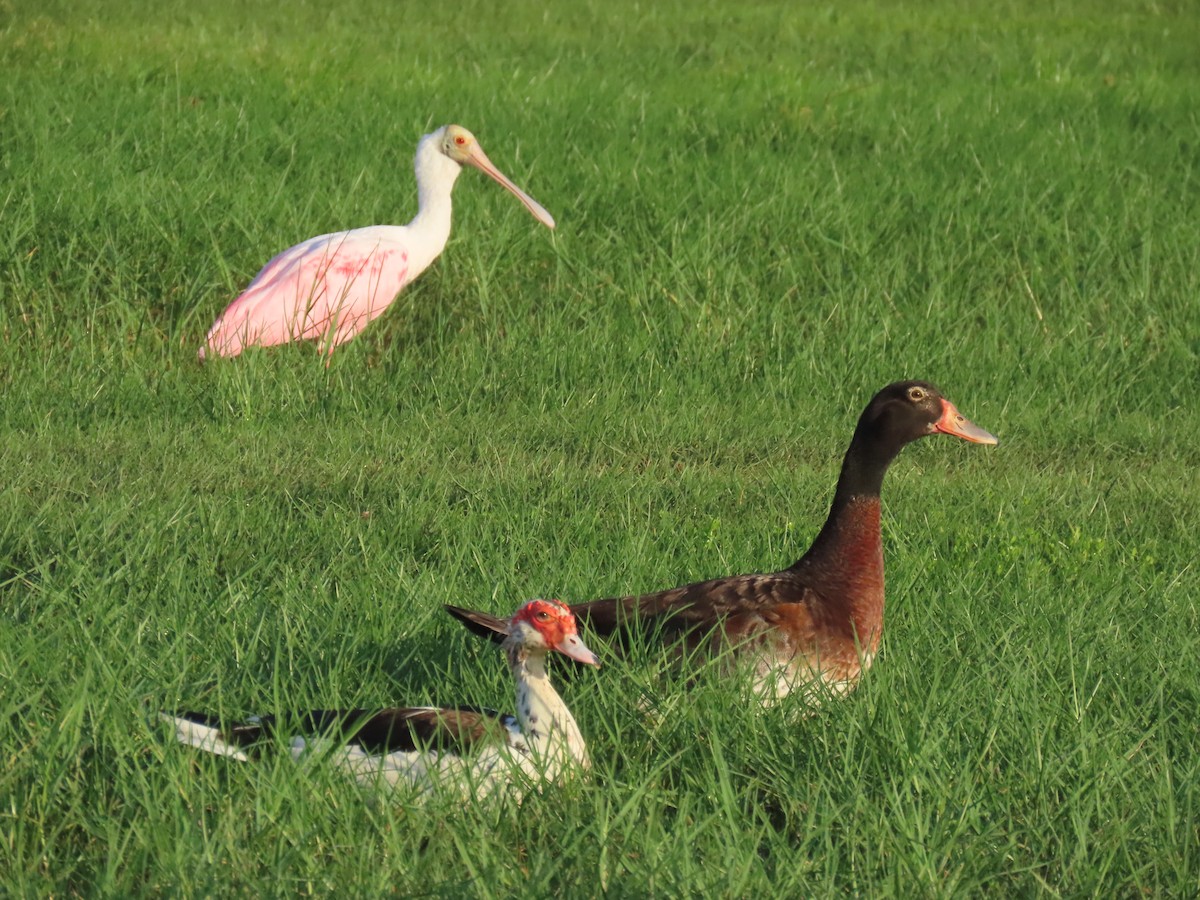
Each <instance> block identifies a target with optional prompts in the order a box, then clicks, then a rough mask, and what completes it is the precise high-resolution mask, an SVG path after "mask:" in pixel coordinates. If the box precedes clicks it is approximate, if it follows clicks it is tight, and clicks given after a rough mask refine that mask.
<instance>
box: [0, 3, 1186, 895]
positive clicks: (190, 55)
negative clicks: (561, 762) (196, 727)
mask: <svg viewBox="0 0 1200 900" xmlns="http://www.w3.org/2000/svg"><path fill="white" fill-rule="evenodd" d="M1198 48H1200V10H1198V9H1197V8H1196V7H1195V5H1194V4H1191V3H1171V2H1165V3H1134V2H1130V3H1107V2H1099V0H1096V2H1083V0H1080V2H1063V3H1051V4H1047V3H1044V2H1033V0H1002V2H997V3H969V2H958V3H954V2H938V3H928V4H908V5H901V4H893V3H866V2H857V0H852V2H847V3H828V4H800V3H795V2H782V0H781V2H754V3H734V2H727V3H719V2H682V0H664V2H661V3H632V2H626V0H607V2H603V3H601V2H582V3H555V2H551V3H546V2H525V0H520V2H514V3H504V4H500V3H493V2H480V0H466V2H462V3H455V4H441V5H439V4H411V3H386V2H381V0H365V2H361V3H346V4H337V5H329V4H312V3H304V2H288V3H282V2H280V3H259V4H250V5H246V4H241V3H233V2H228V0H215V2H211V3H204V4H194V3H182V2H174V0H168V2H165V3H163V2H160V3H147V2H141V0H138V2H130V3H126V4H112V3H103V2H98V0H72V2H60V0H46V2H41V3H33V2H30V0H7V2H0V67H2V72H3V78H0V391H2V393H0V421H2V425H3V427H2V428H0V713H2V715H0V894H3V895H6V896H55V897H58V896H75V895H84V896H97V895H99V896H105V895H107V896H137V895H164V896H292V895H296V894H300V895H310V894H311V895H330V894H336V895H339V896H376V895H380V894H385V893H394V894H397V895H418V894H432V895H435V896H460V895H477V896H497V897H502V896H514V895H520V896H530V897H535V896H566V897H587V896H597V895H602V894H603V895H611V896H645V895H649V896H662V897H674V896H689V895H691V896H699V895H704V896H728V897H769V896H828V895H845V894H848V895H859V896H868V897H882V896H900V897H914V896H935V897H940V896H955V897H957V896H995V897H1011V896H1040V895H1045V896H1071V897H1075V896H1110V897H1113V896H1139V895H1148V896H1158V895H1161V896H1191V895H1195V894H1196V893H1197V892H1200V725H1198V724H1197V722H1198V713H1197V709H1198V706H1200V615H1198V612H1197V603H1198V600H1197V598H1198V597H1200V572H1198V570H1197V561H1196V557H1197V551H1198V549H1200V539H1198V537H1197V535H1198V534H1200V450H1198V449H1197V439H1196V435H1197V434H1198V433H1200V404H1198V403H1197V393H1198V390H1200V113H1198V110H1200V50H1198ZM447 122H458V123H460V124H462V125H465V126H466V127H468V128H470V129H472V130H473V131H474V132H475V134H476V135H477V136H478V138H479V139H480V141H481V143H482V145H483V146H484V148H485V149H486V150H487V152H488V153H489V155H490V156H491V158H492V159H493V160H494V161H495V162H496V163H497V164H498V165H499V166H500V168H501V169H503V170H504V171H505V172H507V173H508V174H509V175H510V176H512V178H513V179H514V180H515V181H516V182H517V183H519V184H520V185H522V186H523V187H524V188H526V189H527V190H528V191H529V192H530V194H532V195H533V196H534V197H536V198H537V199H538V200H539V201H540V202H542V203H543V204H544V205H545V206H546V207H547V208H548V209H549V210H550V211H551V212H552V213H553V214H554V215H555V217H556V218H557V219H558V229H557V230H556V231H554V232H549V231H547V230H546V229H544V228H542V227H541V226H540V225H538V224H537V222H535V221H534V220H533V219H532V218H531V217H530V216H529V215H528V214H527V213H526V212H525V210H524V209H522V208H521V206H520V204H518V203H517V202H515V201H514V200H513V198H511V197H510V196H509V195H507V194H506V193H505V192H504V191H502V190H500V189H499V188H498V187H497V186H496V185H494V184H492V183H491V182H490V181H488V180H487V179H486V178H484V177H482V176H481V175H480V174H479V173H478V172H474V171H467V172H465V173H464V174H463V176H462V178H461V179H460V180H459V182H458V186H457V189H456V193H455V227H454V232H453V235H452V237H451V240H450V243H449V244H448V246H447V248H446V251H445V253H444V255H443V256H442V258H441V259H440V260H439V261H438V262H437V263H435V264H434V265H433V266H432V267H431V268H430V269H429V270H428V271H427V272H426V273H425V274H424V276H423V277H422V278H421V279H420V280H419V281H418V282H417V283H416V284H414V285H413V286H412V287H411V288H409V289H408V290H407V291H405V292H404V293H403V294H402V295H401V297H400V299H399V300H398V301H397V302H396V303H395V305H394V306H393V308H392V309H391V310H389V312H388V313H387V314H386V315H385V316H384V317H383V318H382V319H380V320H379V321H378V322H376V323H375V324H373V325H372V326H371V327H370V328H369V329H368V330H367V331H366V332H365V333H364V334H363V335H362V336H360V337H359V338H358V339H356V340H355V341H354V342H353V343H351V344H349V345H347V346H346V347H344V348H343V349H342V350H340V351H339V352H338V353H337V354H336V355H335V357H334V359H333V362H332V365H331V366H330V367H329V368H328V369H326V368H325V367H324V366H323V365H322V361H321V359H320V357H319V355H318V353H317V352H316V351H315V350H314V349H313V348H312V347H310V346H295V347H284V348H279V349H275V350H268V351H254V352H249V353H247V354H246V355H245V356H244V357H242V358H239V359H236V360H217V361H214V362H210V363H208V364H205V365H201V364H199V363H198V362H197V360H196V349H197V347H198V346H199V344H200V342H201V340H202V338H203V335H204V333H205V331H206V330H207V328H208V326H209V325H210V324H211V322H212V320H213V319H214V318H215V316H216V315H217V314H218V313H219V312H220V311H221V310H222V309H223V308H224V306H225V304H227V303H228V302H229V300H230V299H232V297H234V296H235V295H236V294H237V292H238V290H239V288H240V287H242V286H244V285H245V284H247V283H248V282H249V280H250V279H251V278H252V277H253V276H254V274H255V273H256V272H257V270H258V269H259V267H261V266H262V264H263V263H265V262H266V261H267V260H268V259H269V258H270V257H271V256H273V255H274V254H275V253H276V252H278V251H279V250H281V249H283V248H285V247H287V246H290V245H291V244H293V243H296V242H297V241H299V240H301V239H302V238H306V237H310V236H313V235H318V234H323V233H326V232H330V231H336V230H340V229H344V228H349V227H355V226H360V225H369V224H381V223H395V224H401V223H404V222H406V221H408V220H409V219H410V218H411V217H412V215H413V214H414V213H415V209H416V192H415V187H414V183H413V175H412V163H411V161H412V153H413V149H414V147H415V144H416V141H417V140H418V138H419V137H420V135H422V134H424V133H426V132H428V131H431V130H432V129H433V128H435V127H437V126H438V125H441V124H444V123H447ZM899 378H924V379H928V380H931V381H934V382H935V383H937V384H938V385H939V386H940V387H941V388H942V389H943V391H944V392H945V393H946V395H947V396H948V397H949V398H950V399H952V400H953V401H954V402H955V403H956V404H957V405H958V406H959V408H960V410H961V411H962V412H963V413H964V414H966V415H967V416H969V417H970V418H972V419H973V420H974V421H975V422H977V423H978V424H980V425H981V426H983V427H984V428H987V429H988V430H990V431H992V432H993V433H995V434H996V435H997V436H998V437H999V438H1000V444H999V446H997V447H979V446H972V445H968V444H965V443H963V442H959V441H955V440H951V439H949V438H941V437H939V438H931V439H928V440H924V441H921V442H919V443H917V444H915V445H913V446H912V447H909V448H908V449H906V450H905V451H904V452H903V454H902V455H901V456H900V458H899V459H898V460H897V462H896V464H895V465H894V466H893V468H892V470H891V472H890V473H889V475H888V479H887V481H886V483H885V486H884V526H883V527H884V539H885V552H886V561H887V567H888V612H887V626H886V632H885V635H884V642H883V648H882V652H881V654H880V656H879V658H878V660H877V661H876V664H875V666H874V668H873V669H872V670H871V672H870V674H869V676H868V677H867V678H866V679H865V681H864V683H863V684H862V686H861V687H860V688H859V690H858V691H857V692H856V693H855V694H853V695H852V696H851V697H850V698H848V699H847V700H845V701H844V702H841V703H837V704H833V705H829V706H827V707H826V708H824V709H822V710H821V711H820V712H819V713H818V714H816V715H814V716H810V717H807V718H806V717H803V716H802V715H800V714H799V713H800V711H799V710H798V709H797V708H796V706H795V705H794V704H793V705H791V706H789V705H788V704H784V705H783V706H782V707H780V708H778V709H775V710H771V711H770V712H767V713H763V712H761V711H758V710H757V709H755V708H754V707H753V706H752V705H750V704H747V703H746V702H745V701H744V694H745V690H744V689H745V685H744V684H740V683H737V682H736V681H733V682H731V681H729V680H722V679H720V678H712V677H705V676H704V675H703V674H702V675H701V677H699V678H698V680H697V684H696V685H695V686H694V688H693V689H691V690H688V689H686V688H684V687H683V686H682V685H680V684H679V683H677V682H676V681H673V680H671V679H670V678H665V677H661V674H660V672H659V669H660V662H661V661H660V659H659V658H658V657H657V656H656V654H655V653H653V652H652V651H649V650H645V651H643V652H635V653H634V654H633V655H632V657H630V658H628V659H625V660H622V659H618V658H617V657H616V656H615V655H614V654H612V653H609V652H607V648H605V647H604V646H603V644H602V643H601V642H599V641H595V642H594V649H596V650H597V651H598V652H599V653H600V654H601V656H602V657H603V659H604V662H605V666H604V668H603V669H601V670H600V671H598V672H592V671H583V672H579V673H576V674H575V677H573V678H571V679H570V680H569V681H565V680H560V681H562V687H563V694H564V696H565V698H566V699H567V702H568V703H569V704H570V705H571V707H572V709H573V710H574V712H575V714H576V717H577V718H578V720H579V722H580V725H581V728H582V730H583V732H584V734H585V735H586V736H587V738H588V739H589V742H590V747H591V753H592V757H593V759H594V761H595V770H594V773H593V775H592V777H591V778H589V779H588V780H586V781H585V782H583V783H580V784H574V785H570V786H567V787H564V788H562V789H553V790H548V791H547V792H546V793H545V794H544V795H542V796H540V797H533V798H531V799H529V800H527V801H526V802H525V803H524V804H523V805H522V806H519V807H518V806H516V805H513V804H504V803H501V804H499V805H492V806H476V805H472V804H435V805H433V806H432V807H429V808H421V807H408V806H405V805H402V804H397V803H390V802H389V801H388V800H387V798H386V797H383V798H380V797H376V796H373V795H371V794H369V793H367V792H365V791H364V790H362V789H360V788H359V787H357V786H356V785H354V784H352V783H349V782H348V781H346V780H345V779H343V778H341V777H339V776H338V775H337V774H336V773H333V772H330V771H328V770H327V768H325V767H322V766H320V765H315V766H307V767H305V766H296V765H293V764H292V763H291V762H290V761H289V760H287V759H286V758H285V754H284V753H283V752H282V750H281V752H280V754H279V756H278V758H277V759H268V760H267V761H265V762H264V763H263V764H262V765H259V766H247V765H240V764H237V763H234V762H232V761H230V760H227V759H218V758H214V757H206V758H200V757H199V756H198V755H197V754H196V753H194V752H192V751H190V750H189V749H187V748H183V747H179V746H176V745H174V744H172V743H170V736H169V734H167V733H165V732H164V730H163V729H162V728H161V727H160V726H159V725H158V724H157V723H156V722H155V721H154V718H153V715H154V712H155V711H156V710H158V709H164V708H165V709H177V708H200V709H206V710H211V711H214V712H218V713H220V714H222V715H224V716H227V717H235V716H240V715H245V714H247V713H252V712H271V711H276V710H286V709H290V708H301V707H306V706H310V705H321V706H351V705H362V706H373V705H382V704H421V703H473V704H482V705H488V706H493V707H497V708H500V709H510V708H511V706H512V702H513V701H512V698H511V690H512V688H511V683H510V680H509V678H508V675H507V673H506V672H505V670H504V666H503V664H502V662H501V658H500V655H499V654H498V653H497V652H496V651H495V650H493V649H492V648H491V647H489V646H486V645H484V644H483V643H482V642H480V641H477V640H475V639H474V638H472V637H471V636H469V635H467V634H466V633H465V632H463V631H462V629H460V628H459V627H458V626H457V625H456V624H455V623H454V622H452V621H451V620H450V619H449V618H448V617H447V616H446V615H445V614H444V613H443V612H442V611H441V605H442V604H443V603H456V604H460V605H465V606H470V607H478V608H483V609H487V610H489V611H491V612H496V613H508V612H511V611H512V610H513V609H515V608H516V607H517V606H518V605H519V604H520V603H521V602H522V601H523V600H525V599H527V598H530V597H534V596H560V597H563V598H565V599H568V600H572V601H577V600H585V599H590V598H594V597H603V596H612V595H615V594H621V593H627V592H640V591H648V590H652V589H657V588H665V587H670V586H672V585H675V584H682V583H684V582H687V581H692V580H699V579H702V578H709V577H714V576H717V575H721V574H731V573H735V572H752V571H770V570H773V569H777V568H781V567H783V566H785V565H787V564H789V563H790V562H792V561H793V560H794V559H795V558H796V557H797V556H798V555H799V554H800V553H801V552H803V550H804V549H805V548H806V547H807V546H808V543H809V541H810V540H811V539H812V537H813V536H814V535H815V534H816V531H817V529H818V528H819V527H820V525H821V522H822V521H823V519H824V516H825V512H826V510H827V505H828V502H829V499H830V497H831V495H832V491H833V485H834V481H835V479H836V476H837V471H838V464H839V461H840V458H841V454H842V453H843V451H844V449H845V446H846V444H847V442H848V440H849V437H850V434H851V431H852V430H853V426H854V422H855V420H856V418H857V416H858V414H859V412H860V411H861V409H862V408H863V406H864V405H865V404H866V402H867V400H868V399H869V398H870V397H871V395H872V394H873V393H874V392H875V391H876V390H877V389H878V388H879V387H881V386H883V385H884V384H886V383H888V382H890V381H893V380H896V379H899ZM554 668H555V671H559V670H561V668H562V667H561V665H558V664H555V666H554Z"/></svg>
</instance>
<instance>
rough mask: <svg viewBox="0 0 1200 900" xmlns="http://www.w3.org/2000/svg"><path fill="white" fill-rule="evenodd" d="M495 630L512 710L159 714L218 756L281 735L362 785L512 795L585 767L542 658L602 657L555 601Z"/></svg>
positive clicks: (538, 604) (295, 751)
mask: <svg viewBox="0 0 1200 900" xmlns="http://www.w3.org/2000/svg"><path fill="white" fill-rule="evenodd" d="M499 627H501V628H502V629H503V630H504V636H503V648H504V651H505V656H506V657H507V659H508V667H509V669H510V670H511V671H512V675H513V680H514V681H515V682H516V687H517V714H516V715H515V716H511V715H501V714H500V713H496V712H492V711H491V710H484V709H477V708H474V707H461V708H438V707H415V708H407V709H403V708H393V709H382V710H369V709H351V710H330V709H325V710H315V711H311V712H307V713H302V714H299V715H294V716H262V717H254V718H250V719H248V720H246V721H245V722H240V723H236V724H234V725H231V726H229V727H227V728H224V729H223V728H221V726H220V724H219V722H217V721H216V720H215V719H213V718H211V717H209V716H206V715H204V714H200V713H181V714H178V715H172V714H169V713H160V717H161V718H162V719H163V720H164V721H166V722H169V723H170V724H171V725H172V726H173V727H174V728H175V738H176V739H177V740H179V741H180V742H181V743H184V744H188V745H189V746H192V747H196V748H198V749H201V750H206V751H208V752H209V753H215V754H217V755H219V756H228V757H231V758H233V759H238V760H250V759H251V758H253V757H256V756H259V755H261V753H262V751H263V750H264V749H268V748H269V747H270V746H271V745H272V741H271V740H269V739H272V738H278V737H284V738H286V739H288V741H289V745H290V748H291V754H292V757H293V758H295V759H300V758H301V757H306V756H308V755H310V754H314V753H315V754H320V755H322V756H325V757H326V758H327V759H329V760H330V761H331V762H332V763H333V765H334V766H335V767H336V768H339V769H342V770H343V771H346V772H348V773H349V774H350V775H352V776H353V777H354V778H355V779H356V780H358V781H359V782H362V783H364V784H368V785H372V786H374V785H381V786H389V787H407V788H408V789H409V790H411V791H414V792H416V793H419V794H431V793H435V792H438V791H447V790H448V791H451V792H453V793H454V794H462V795H464V796H474V797H477V798H482V797H486V796H490V795H492V794H494V793H496V792H497V791H500V790H502V789H503V790H505V791H506V792H507V793H509V794H510V795H512V796H515V797H516V798H517V799H520V797H521V795H522V793H523V791H524V789H525V788H526V787H528V786H529V785H530V784H536V783H538V782H546V783H549V782H556V781H559V780H562V779H563V778H565V777H567V776H569V775H570V774H572V773H573V772H574V771H575V770H577V769H587V768H589V767H590V765H591V762H590V760H589V759H588V753H587V747H586V746H585V744H584V741H583V735H582V734H580V731H579V726H578V725H576V724H575V719H574V718H573V717H572V716H571V712H570V710H568V709H567V707H566V704H564V703H563V701H562V698H560V697H559V696H558V693H557V692H556V691H555V690H554V687H553V686H552V685H551V684H550V680H549V678H547V676H546V655H547V654H548V653H549V652H550V651H552V650H554V651H557V652H559V653H562V654H565V655H566V656H569V657H571V658H572V659H574V660H576V661H578V662H581V663H585V664H587V665H589V666H598V665H600V661H599V660H598V659H597V658H596V655H595V654H594V653H592V651H591V650H589V649H588V648H587V647H586V646H585V645H584V643H583V641H582V640H580V638H579V633H578V631H577V629H576V624H575V617H574V616H573V615H571V611H570V609H569V608H568V607H567V606H566V604H564V603H560V602H559V601H557V600H531V601H530V602H528V603H526V604H525V605H524V606H522V607H521V608H520V609H519V610H517V612H516V613H515V614H514V615H513V616H512V618H510V619H506V620H504V621H502V622H500V625H499Z"/></svg>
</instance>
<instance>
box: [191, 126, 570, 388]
mask: <svg viewBox="0 0 1200 900" xmlns="http://www.w3.org/2000/svg"><path fill="white" fill-rule="evenodd" d="M464 165H470V166H474V167H475V168H477V169H479V170H480V171H481V172H484V173H486V174H487V175H489V176H490V177H491V178H493V179H495V180H496V181H497V182H499V183H500V184H501V185H502V186H503V187H505V188H507V189H508V190H509V191H511V192H512V193H513V194H514V195H515V196H516V197H517V199H518V200H520V201H521V202H522V203H523V204H525V208H526V209H528V210H529V211H530V212H531V213H533V215H534V217H535V218H537V220H538V221H539V222H541V223H542V224H543V225H545V226H546V227H547V228H553V227H554V218H553V217H552V216H551V215H550V213H548V212H546V210H545V209H543V208H542V206H541V204H539V203H538V202H537V201H536V200H534V199H533V198H532V197H530V196H529V195H528V194H526V193H525V192H524V191H522V190H521V189H520V188H519V187H517V186H516V185H515V184H513V183H512V181H510V180H509V179H508V178H507V177H506V176H505V175H504V174H503V173H502V172H501V171H500V170H499V169H497V168H496V167H495V165H493V164H492V161H491V160H490V159H488V158H487V154H485V153H484V152H483V148H482V147H480V146H479V142H478V141H476V140H475V136H474V135H473V134H471V132H469V131H467V129H465V128H463V127H461V126H459V125H444V126H442V127H441V128H439V129H438V130H437V131H435V132H433V133H432V134H427V135H425V136H424V137H423V138H421V140H420V142H419V143H418V144H417V154H416V160H415V169H416V173H417V204H418V211H417V216H416V218H414V219H413V220H412V221H411V222H409V223H408V224H407V225H372V226H369V227H367V228H355V229H353V230H352V231H339V232H337V233H335V234H324V235H321V236H320V237H315V238H310V239H309V240H307V241H304V242H303V243H300V244H297V245H296V246H295V247H292V248H290V249H288V250H284V251H283V252H282V253H280V254H279V255H278V256H276V257H275V258H274V259H272V260H271V261H270V262H269V263H267V264H266V265H265V266H264V267H263V269H262V271H261V272H259V273H258V275H256V276H255V277H254V280H253V281H252V282H250V286H249V287H248V288H246V290H245V291H243V292H242V294H241V296H239V297H238V298H237V299H236V300H234V301H233V302H232V303H230V304H229V306H228V307H227V308H226V309H225V311H224V312H223V313H221V315H220V316H218V317H217V321H216V322H214V323H213V326H212V328H211V329H209V332H208V336H207V337H206V338H205V340H204V344H203V345H202V346H201V347H200V352H199V356H200V359H204V358H205V355H206V354H207V353H209V352H212V353H216V354H219V355H221V356H237V355H238V354H239V353H241V352H242V351H243V350H245V349H246V348H247V347H255V346H258V347H268V346H271V345H273V344H284V343H287V342H289V341H299V340H316V341H319V342H320V346H321V349H322V350H323V351H324V352H325V353H326V354H327V358H326V365H328V363H329V358H331V357H332V355H333V350H334V348H335V347H337V346H338V345H339V344H343V343H345V342H346V341H348V340H350V339H351V338H352V337H354V336H355V335H356V334H358V333H359V332H360V331H362V330H363V328H365V327H366V326H367V324H368V323H369V322H370V321H371V320H372V319H374V318H375V317H376V316H378V315H379V314H380V313H382V312H383V311H384V310H385V309H387V308H388V306H390V305H391V303H392V301H394V300H395V299H396V297H397V295H398V294H399V293H400V291H401V290H403V289H404V287H405V285H407V284H408V283H409V282H411V281H412V280H413V279H415V278H416V277H417V276H418V275H420V274H421V273H422V272H423V271H425V269H426V268H427V267H428V266H429V264H430V263H432V262H433V261H434V260H435V259H437V257H438V255H439V254H440V253H441V252H442V248H443V247H445V246H446V240H447V238H449V236H450V193H451V191H452V190H453V188H454V181H455V179H457V178H458V175H459V173H460V172H461V171H462V167H463V166H464Z"/></svg>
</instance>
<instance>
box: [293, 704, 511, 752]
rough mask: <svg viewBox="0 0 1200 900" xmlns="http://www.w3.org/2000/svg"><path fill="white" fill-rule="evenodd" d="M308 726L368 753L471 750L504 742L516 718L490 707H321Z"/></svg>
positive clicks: (306, 722) (308, 716)
mask: <svg viewBox="0 0 1200 900" xmlns="http://www.w3.org/2000/svg"><path fill="white" fill-rule="evenodd" d="M303 724H304V725H305V726H306V730H311V731H312V732H313V733H316V734H320V735H323V736H325V737H327V738H340V739H341V740H342V741H343V742H344V743H348V744H358V745H359V746H360V747H362V748H363V750H365V751H367V752H368V753H395V752H396V751H414V750H427V749H433V750H438V751H442V752H452V753H457V754H465V753H468V752H469V751H470V750H471V748H472V747H473V746H475V745H478V744H480V743H497V742H499V743H504V742H505V741H507V736H508V734H509V732H510V731H511V729H512V728H513V727H515V722H514V721H513V717H512V716H502V715H500V713H498V712H495V711H494V710H490V709H477V708H474V707H460V708H454V709H447V708H441V707H433V706H421V707H405V708H400V707H395V708H391V709H381V710H370V709H350V710H339V709H322V710H315V711H313V712H310V713H307V714H306V715H305V717H304V722H303Z"/></svg>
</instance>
